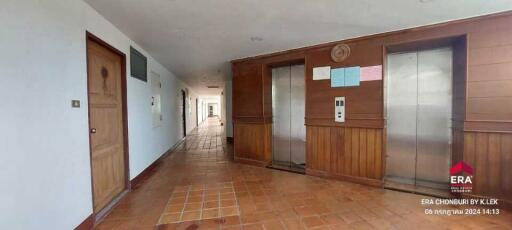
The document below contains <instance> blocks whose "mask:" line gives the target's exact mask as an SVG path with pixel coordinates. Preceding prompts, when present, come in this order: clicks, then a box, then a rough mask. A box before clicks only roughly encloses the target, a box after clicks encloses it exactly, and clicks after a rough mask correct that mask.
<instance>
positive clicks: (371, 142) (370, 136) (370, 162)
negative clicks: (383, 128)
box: [363, 129, 377, 179]
mask: <svg viewBox="0 0 512 230" xmlns="http://www.w3.org/2000/svg"><path fill="white" fill-rule="evenodd" d="M366 132H367V149H366V153H367V160H366V161H365V162H363V163H364V164H366V169H367V172H366V177H368V178H374V179H375V171H376V170H377V169H376V168H375V158H376V156H375V153H376V152H377V151H376V146H375V139H376V138H377V136H376V132H375V129H368V130H367V131H366Z"/></svg>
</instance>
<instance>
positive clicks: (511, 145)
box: [499, 134, 512, 204]
mask: <svg viewBox="0 0 512 230" xmlns="http://www.w3.org/2000/svg"><path fill="white" fill-rule="evenodd" d="M500 144H501V148H500V152H501V154H500V161H501V162H500V163H499V167H500V169H501V170H500V175H499V178H500V180H499V185H500V186H501V192H500V193H501V194H503V197H504V199H506V200H508V201H509V202H510V203H511V204H512V179H511V178H510V177H511V176H512V167H511V165H512V134H501V139H500Z"/></svg>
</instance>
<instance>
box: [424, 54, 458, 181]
mask: <svg viewBox="0 0 512 230" xmlns="http://www.w3.org/2000/svg"><path fill="white" fill-rule="evenodd" d="M451 118H452V49H451V48H444V49H435V50H427V51H421V52H418V115H417V119H418V122H417V136H418V143H417V155H418V159H417V162H416V164H417V165H416V184H417V185H421V186H426V187H433V188H448V182H449V176H450V175H449V170H450V159H451V141H452V140H451Z"/></svg>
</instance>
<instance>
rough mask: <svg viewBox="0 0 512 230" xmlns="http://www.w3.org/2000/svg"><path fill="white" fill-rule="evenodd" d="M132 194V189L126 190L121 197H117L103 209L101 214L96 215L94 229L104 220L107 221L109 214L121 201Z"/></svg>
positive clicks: (120, 194)
mask: <svg viewBox="0 0 512 230" xmlns="http://www.w3.org/2000/svg"><path fill="white" fill-rule="evenodd" d="M129 192H130V189H125V190H123V191H122V192H121V193H119V195H117V196H116V197H115V198H114V199H113V200H112V201H110V203H108V204H107V206H105V207H104V208H103V209H101V210H100V211H99V212H97V213H94V216H93V227H94V226H96V225H97V224H98V223H100V222H101V221H102V220H103V219H105V217H106V216H108V214H110V213H111V212H112V210H114V208H115V207H116V206H117V205H119V203H120V202H121V200H122V199H123V198H125V197H126V195H128V193H129Z"/></svg>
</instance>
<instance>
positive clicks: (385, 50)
mask: <svg viewBox="0 0 512 230" xmlns="http://www.w3.org/2000/svg"><path fill="white" fill-rule="evenodd" d="M467 39H468V35H467V34H453V35H447V36H445V35H443V36H435V37H430V38H426V39H425V38H419V39H412V40H408V41H399V42H390V43H385V44H384V45H383V46H382V101H381V102H382V108H383V110H382V116H383V122H384V127H383V129H382V139H381V140H382V148H381V150H382V159H381V165H382V167H381V175H382V178H381V179H380V181H381V182H382V187H384V188H389V187H387V186H386V180H385V178H386V163H387V139H388V137H387V117H386V114H387V93H386V92H387V85H388V82H387V78H388V76H387V57H388V54H392V53H400V52H407V51H411V50H425V49H434V48H440V47H447V46H449V47H452V52H453V53H452V63H453V61H454V59H455V55H454V53H455V52H461V49H460V48H459V49H456V48H455V47H456V44H457V43H461V42H462V43H463V44H464V46H463V47H462V48H463V49H464V52H466V51H467ZM464 63H465V64H464V65H465V66H466V67H467V58H466V59H465V60H464ZM453 71H454V69H452V74H453ZM453 78H454V75H452V81H453ZM464 84H465V86H464V87H467V74H465V76H464ZM452 87H454V85H452ZM452 90H453V88H452ZM464 98H465V102H467V92H466V93H465V94H464ZM452 100H453V99H452ZM452 102H453V101H452ZM453 103H455V102H453ZM453 106H455V104H452V107H453ZM466 109H467V107H466V106H465V105H464V114H466V113H465V110H466ZM452 116H453V110H452ZM452 119H453V117H452ZM464 119H465V117H464V118H462V120H464ZM454 129H455V127H453V125H452V133H451V135H452V138H453V131H454ZM454 146H455V143H454V142H452V146H451V151H452V155H451V157H452V158H451V159H450V160H451V161H450V163H451V164H452V165H453V164H455V163H456V162H457V161H458V160H455V159H454V155H453V148H454ZM389 189H395V188H389ZM395 190H396V189H395ZM398 190H400V191H406V192H409V191H408V190H401V189H398ZM414 192H418V191H414ZM424 194H427V195H432V194H431V193H430V194H429V193H424Z"/></svg>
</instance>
